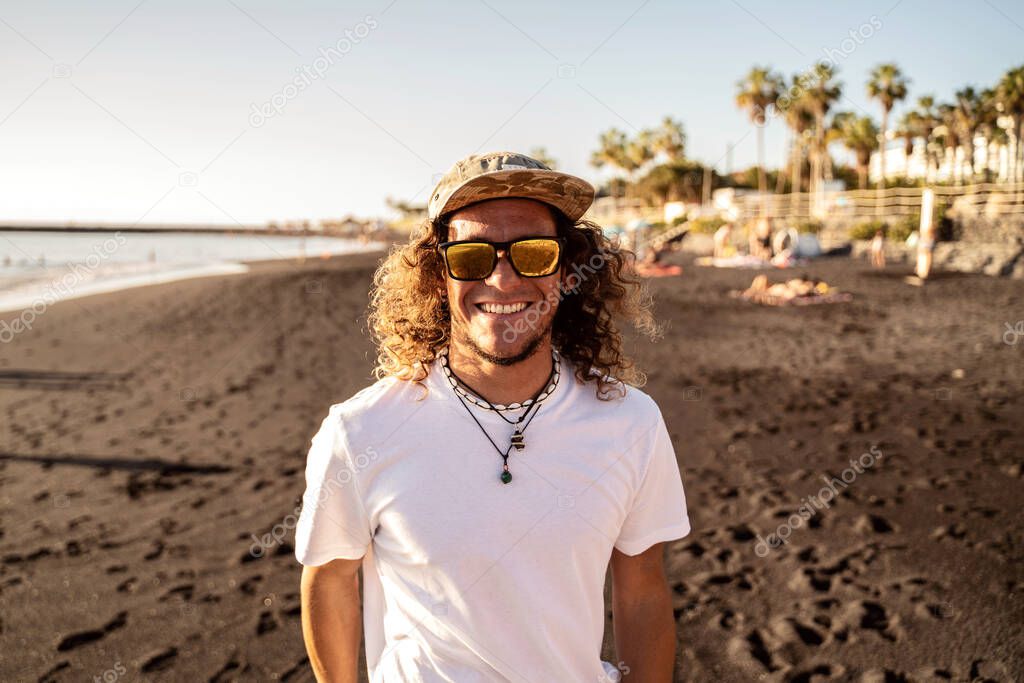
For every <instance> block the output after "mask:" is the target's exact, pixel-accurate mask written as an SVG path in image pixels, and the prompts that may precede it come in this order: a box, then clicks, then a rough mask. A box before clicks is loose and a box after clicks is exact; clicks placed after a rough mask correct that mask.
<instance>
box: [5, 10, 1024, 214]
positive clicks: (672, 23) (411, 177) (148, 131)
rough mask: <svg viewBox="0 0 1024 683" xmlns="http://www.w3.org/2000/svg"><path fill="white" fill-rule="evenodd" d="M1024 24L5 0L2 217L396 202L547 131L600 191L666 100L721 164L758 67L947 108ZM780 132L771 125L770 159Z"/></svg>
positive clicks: (741, 126) (736, 137) (739, 157)
mask: <svg viewBox="0 0 1024 683" xmlns="http://www.w3.org/2000/svg"><path fill="white" fill-rule="evenodd" d="M865 26H866V27H868V28H867V29H865V28H864V27H865ZM1022 26H1024V6H1022V5H1021V3H1019V2H1011V1H1010V0H981V1H979V2H970V3H967V2H963V1H962V0H961V1H959V2H957V1H953V0H944V1H937V2H936V1H926V0H902V1H897V0H884V1H882V2H870V1H861V2H761V1H755V0H739V2H733V1H732V0H723V1H721V2H714V3H710V2H670V1H669V0H649V1H647V2H643V1H642V0H640V1H635V2H561V3H552V2H540V1H526V2H524V1H519V2H511V1H508V0H486V1H485V0H452V1H450V2H445V3H429V4H428V3H424V2H414V1H413V0H394V1H392V0H376V1H374V2H339V1H332V2H328V1H322V2H312V1H299V0H293V1H290V2H269V1H266V0H191V1H180V0H176V1H174V2H171V1H169V0H143V1H142V2H139V0H124V1H121V0H118V1H110V0H107V1H99V2H91V3H88V6H86V3H80V2H46V1H42V0H31V1H30V0H24V1H16V0H0V82H2V83H3V87H2V88H0V220H6V221H10V220H40V221H68V220H74V221H79V222H88V221H114V222H135V221H139V220H141V221H142V222H145V223H153V222H156V223H159V222H216V223H231V222H233V221H238V222H241V223H262V222H265V221H268V220H278V221H283V220H294V219H302V218H308V219H312V220H316V219H321V218H329V217H340V216H343V215H346V214H348V213H355V214H358V215H362V216H370V215H385V214H386V209H385V203H384V200H385V197H387V196H392V197H396V198H400V199H406V200H410V199H412V200H416V201H421V202H422V201H425V199H426V196H427V194H428V192H429V190H430V188H431V187H432V185H433V182H434V181H435V180H436V178H437V175H438V174H440V173H442V172H444V171H445V170H446V169H447V168H448V167H449V166H450V165H451V164H452V162H454V161H455V160H456V159H458V158H461V157H462V156H465V155H466V154H469V153H472V152H474V151H486V150H495V149H514V150H522V151H526V150H528V149H530V148H532V147H535V146H538V145H543V146H545V147H547V149H548V151H549V153H550V154H551V155H552V156H553V157H554V158H555V159H556V160H557V161H558V163H559V166H560V167H561V168H562V169H564V170H567V171H569V172H573V173H577V174H580V175H582V176H584V177H586V178H588V179H590V180H592V181H596V180H598V179H599V178H600V177H601V176H600V175H599V174H598V173H597V172H596V171H595V170H594V169H593V168H591V167H590V166H589V164H588V160H589V158H590V153H591V152H592V151H593V149H594V148H595V145H596V141H597V138H598V135H599V133H600V132H601V131H603V130H605V129H607V128H609V127H611V126H616V127H619V128H621V129H624V130H626V131H628V132H633V130H634V129H639V128H643V127H645V126H653V125H655V124H657V123H658V121H660V119H661V118H662V117H663V116H664V115H666V114H668V115H671V116H673V117H675V118H677V119H679V120H681V121H682V122H683V124H684V126H685V129H686V133H687V136H688V143H687V150H686V152H687V155H688V156H690V157H693V158H696V159H699V160H702V161H704V162H707V163H713V164H716V165H717V167H718V168H719V169H720V170H722V171H724V170H726V148H727V145H728V144H729V143H730V142H733V143H736V148H735V151H734V153H733V157H732V167H733V169H737V168H741V167H744V166H747V165H750V164H752V163H754V162H755V160H756V144H755V136H754V134H753V133H752V132H750V131H751V128H750V125H749V124H748V122H747V118H746V116H745V115H744V114H743V113H742V112H740V111H738V110H737V109H736V107H735V105H734V95H735V89H736V81H737V80H738V79H739V78H740V77H741V76H742V75H743V74H744V73H745V72H746V71H747V70H749V68H750V67H751V66H752V65H754V64H766V65H770V66H772V67H774V68H775V69H778V70H781V71H782V72H784V73H785V74H787V75H791V74H793V73H794V72H797V71H801V70H804V69H806V68H808V67H810V66H811V65H812V64H813V63H814V62H815V61H816V60H818V59H821V58H822V57H823V56H825V54H826V53H825V50H832V52H831V54H832V55H833V57H834V58H835V61H836V62H837V63H838V67H839V78H840V80H841V81H842V82H843V83H844V84H845V88H844V93H845V96H846V97H845V99H844V101H843V102H842V103H841V105H840V108H842V109H860V110H863V111H864V112H870V113H871V114H872V115H873V116H875V117H876V118H877V116H878V107H877V105H876V104H875V103H873V102H870V101H868V99H867V97H866V95H865V92H864V81H865V80H866V78H867V74H868V72H869V70H870V69H871V67H873V66H874V65H876V64H878V63H880V62H883V61H895V62H897V63H898V64H899V65H900V66H901V67H902V68H903V70H904V72H905V73H906V74H907V75H908V76H909V77H910V78H911V79H912V83H911V97H912V98H914V99H916V97H917V96H918V95H921V94H926V93H932V94H935V95H936V96H938V97H939V98H940V99H945V98H949V97H951V96H952V93H953V91H954V90H956V89H957V88H960V87H962V86H964V85H968V84H973V85H976V86H988V85H991V84H992V83H994V81H995V80H996V79H997V78H998V77H999V75H1000V74H1002V73H1003V72H1004V71H1005V70H1006V69H1007V68H1009V67H1011V66H1015V65H1018V64H1020V63H1021V62H1024V50H1022V49H1021V45H1024V28H1022ZM851 31H854V32H855V33H857V32H859V33H860V35H861V36H863V35H865V34H868V35H869V37H867V38H863V37H861V38H859V40H858V41H856V42H855V41H853V40H850V39H849V38H850V32H851ZM844 41H845V42H844ZM321 48H323V50H324V52H326V54H327V55H328V57H324V56H323V54H322V53H321V52H320V49H321ZM331 50H333V52H332V51H331ZM318 58H319V60H318ZM296 79H298V81H299V83H300V84H302V86H303V87H302V88H301V89H300V88H299V87H297V86H295V84H294V83H293V81H295V80H296ZM289 84H292V87H287V86H289ZM270 106H276V108H275V109H269V108H268V107H270ZM261 109H262V110H261ZM267 113H269V114H270V115H266V114H267ZM898 113H899V112H898V111H897V112H896V114H898ZM785 144H786V138H785V134H784V130H783V126H782V125H781V123H774V124H772V125H771V126H770V127H769V130H768V134H767V149H768V163H769V165H777V164H779V163H780V162H781V160H782V158H783V153H784V149H785Z"/></svg>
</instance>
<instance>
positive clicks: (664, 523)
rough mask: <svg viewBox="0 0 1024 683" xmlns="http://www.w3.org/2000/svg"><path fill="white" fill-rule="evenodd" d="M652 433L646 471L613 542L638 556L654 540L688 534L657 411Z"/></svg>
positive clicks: (680, 482)
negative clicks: (656, 419) (617, 536)
mask: <svg viewBox="0 0 1024 683" xmlns="http://www.w3.org/2000/svg"><path fill="white" fill-rule="evenodd" d="M654 432H655V435H654V439H653V441H652V442H651V443H652V446H651V448H652V452H651V454H650V458H649V459H648V463H647V470H646V472H644V476H643V479H642V480H641V483H640V489H639V490H638V491H637V493H636V495H635V496H634V498H633V506H632V508H630V511H629V513H628V514H627V515H626V521H625V522H624V523H623V525H622V529H621V530H620V531H619V538H618V540H616V541H615V548H616V549H617V550H619V551H621V552H623V553H625V554H627V555H639V554H640V553H642V552H643V551H645V550H647V549H648V548H650V547H651V546H652V545H654V544H655V543H661V542H663V541H671V540H675V539H677V538H683V537H684V536H686V535H687V534H688V533H690V518H689V516H688V514H687V511H686V494H685V493H684V492H683V480H682V476H681V474H680V472H679V464H678V462H676V454H675V449H673V448H672V440H671V439H670V438H669V435H668V429H667V428H666V427H665V420H664V419H663V418H662V417H661V415H660V414H659V415H658V424H657V425H656V426H655V429H654Z"/></svg>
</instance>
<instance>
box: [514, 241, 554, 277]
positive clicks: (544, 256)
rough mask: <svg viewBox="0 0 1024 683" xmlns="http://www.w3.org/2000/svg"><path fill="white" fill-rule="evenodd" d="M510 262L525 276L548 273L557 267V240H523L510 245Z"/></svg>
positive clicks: (537, 275)
mask: <svg viewBox="0 0 1024 683" xmlns="http://www.w3.org/2000/svg"><path fill="white" fill-rule="evenodd" d="M511 251H512V253H511V254H510V256H511V257H512V263H514V264H515V266H516V270H518V271H519V272H520V273H522V274H523V275H526V276H527V277H540V276H543V275H550V274H551V273H553V272H555V269H556V268H557V267H558V242H556V241H555V240H546V239H536V240H523V241H522V242H516V243H515V244H513V245H512V249H511Z"/></svg>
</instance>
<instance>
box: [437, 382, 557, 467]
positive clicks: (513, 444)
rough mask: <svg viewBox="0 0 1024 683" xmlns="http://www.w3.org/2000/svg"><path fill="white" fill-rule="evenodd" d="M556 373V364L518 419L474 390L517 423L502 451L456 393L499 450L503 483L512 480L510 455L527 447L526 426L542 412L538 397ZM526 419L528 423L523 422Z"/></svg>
mask: <svg viewBox="0 0 1024 683" xmlns="http://www.w3.org/2000/svg"><path fill="white" fill-rule="evenodd" d="M449 369H450V368H449ZM554 373H555V370H554V366H553V365H552V369H551V374H550V375H548V379H547V381H546V382H544V384H543V386H541V388H540V391H538V392H537V393H536V394H535V395H534V397H533V399H532V401H531V403H530V407H529V408H527V409H526V412H524V413H523V414H522V415H520V416H519V419H517V420H510V419H508V418H507V417H505V416H504V415H502V414H501V411H500V410H498V409H497V408H496V407H495V406H494V404H492V403H491V402H490V401H488V400H487V399H486V398H484V397H483V396H481V395H480V394H479V393H477V392H475V391H474V392H473V393H475V394H476V395H477V396H480V398H481V399H483V401H484V402H485V403H486V404H487V405H488V406H490V408H489V409H490V410H492V411H494V412H495V413H497V414H498V416H499V417H501V419H502V420H504V421H505V422H507V423H509V424H510V425H515V430H514V431H513V432H512V436H511V437H510V439H509V445H508V448H506V449H505V450H504V451H502V450H501V449H500V448H499V447H498V444H496V443H494V439H492V438H491V435H490V434H488V433H487V430H486V429H484V426H483V425H482V424H480V420H478V419H477V417H476V415H474V414H473V411H472V410H471V409H470V407H469V405H468V404H467V403H466V401H465V399H463V398H462V396H460V395H459V393H458V392H456V393H455V396H456V397H457V398H458V399H459V403H461V404H462V407H463V408H465V409H466V412H467V413H469V416H470V417H471V418H473V422H475V423H476V426H477V427H479V428H480V431H481V432H483V433H484V436H486V437H487V440H488V441H490V442H491V445H492V446H494V450H495V451H497V453H498V456H499V457H500V458H501V461H502V468H501V477H500V478H501V483H503V484H508V483H510V482H511V481H512V472H510V471H509V469H508V456H509V455H511V453H512V449H513V448H514V449H515V450H517V451H521V450H523V449H524V448H526V441H525V439H524V436H523V435H524V433H525V432H526V428H527V427H529V426H530V423H531V422H533V418H534V417H536V416H537V413H538V412H540V405H541V404H540V403H539V402H537V400H536V399H537V397H538V396H540V395H541V393H542V392H543V391H544V389H545V388H546V387H547V386H548V383H549V382H551V377H552V376H553V375H554ZM452 375H453V376H454V377H455V378H456V379H458V380H459V382H461V383H462V384H463V386H466V387H468V386H469V385H468V384H466V383H465V382H463V381H462V379H461V378H459V377H458V376H457V375H455V372H454V371H452ZM524 420H525V421H526V424H523V421H524ZM520 425H522V426H521V427H520Z"/></svg>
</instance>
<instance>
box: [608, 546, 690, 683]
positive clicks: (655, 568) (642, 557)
mask: <svg viewBox="0 0 1024 683" xmlns="http://www.w3.org/2000/svg"><path fill="white" fill-rule="evenodd" d="M663 547H664V544H663V543H656V544H654V545H652V546H651V547H650V548H648V549H647V550H645V551H644V552H642V553H640V554H639V555H626V554H625V553H621V552H619V551H618V550H614V549H613V550H612V559H611V569H612V625H613V627H614V630H615V650H616V652H617V653H618V658H619V661H620V663H621V666H620V670H621V671H622V673H623V680H624V681H630V682H635V683H670V682H671V681H672V676H673V672H674V669H675V661H676V624H675V619H674V618H673V616H672V596H671V594H670V592H669V588H668V583H667V582H666V581H665V566H664V560H663V557H662V553H663ZM627 672H628V673H627Z"/></svg>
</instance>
